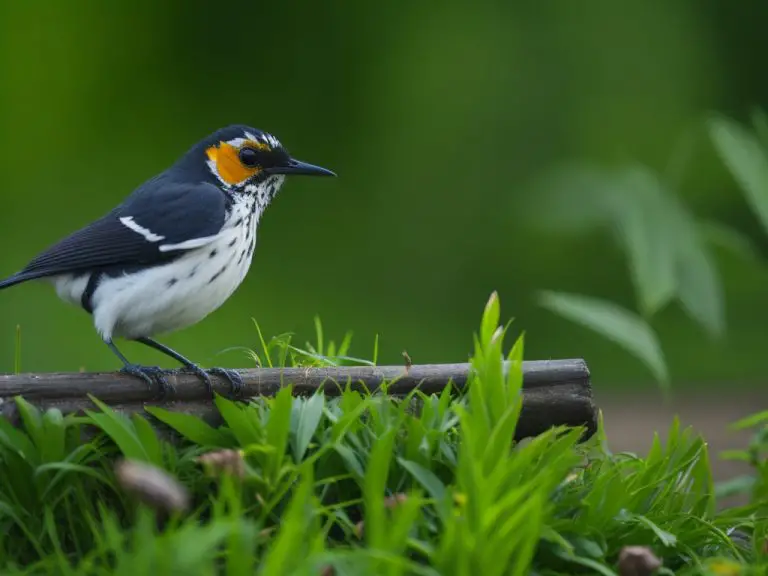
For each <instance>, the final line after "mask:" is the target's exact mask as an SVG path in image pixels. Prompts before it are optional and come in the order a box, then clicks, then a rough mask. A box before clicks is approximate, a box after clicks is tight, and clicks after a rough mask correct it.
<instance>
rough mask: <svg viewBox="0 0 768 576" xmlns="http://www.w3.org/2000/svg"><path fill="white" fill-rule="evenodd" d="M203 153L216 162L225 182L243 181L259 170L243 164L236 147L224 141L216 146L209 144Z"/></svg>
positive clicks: (237, 182)
mask: <svg viewBox="0 0 768 576" xmlns="http://www.w3.org/2000/svg"><path fill="white" fill-rule="evenodd" d="M205 153H206V154H207V155H208V158H209V159H210V160H212V161H213V162H215V163H216V170H217V171H218V173H219V176H220V177H221V179H222V180H224V182H226V183H227V184H231V185H234V184H239V183H240V182H244V181H245V180H247V179H248V178H250V177H251V176H253V175H254V174H256V173H257V172H258V171H259V168H249V167H247V166H243V164H242V163H241V162H240V158H238V156H237V148H235V147H234V146H232V145H231V144H227V143H226V142H221V143H220V145H219V146H218V147H216V146H211V147H210V148H208V149H207V150H206V151H205Z"/></svg>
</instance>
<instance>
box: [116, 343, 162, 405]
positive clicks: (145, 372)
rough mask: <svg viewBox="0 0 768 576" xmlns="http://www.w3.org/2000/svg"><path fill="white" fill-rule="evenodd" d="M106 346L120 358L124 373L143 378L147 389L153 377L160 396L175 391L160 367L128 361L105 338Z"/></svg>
mask: <svg viewBox="0 0 768 576" xmlns="http://www.w3.org/2000/svg"><path fill="white" fill-rule="evenodd" d="M104 342H105V343H106V345H107V346H109V349H110V350H112V352H113V353H114V354H115V356H117V357H118V358H120V361H121V362H122V363H123V367H122V369H121V370H120V371H121V372H123V373H124V374H130V375H131V376H136V377H137V378H141V379H142V380H144V382H146V383H147V386H149V389H150V390H151V389H152V384H153V379H154V382H156V383H157V385H158V387H159V388H160V396H161V397H164V396H165V395H166V394H168V392H171V393H173V392H175V389H174V387H173V385H172V384H170V383H169V382H168V380H166V378H165V374H164V373H163V370H162V368H159V367H157V366H139V365H138V364H134V363H132V362H130V361H129V360H128V359H127V358H126V357H125V356H124V355H123V353H122V352H120V350H118V349H117V346H115V344H114V342H112V340H105V341H104Z"/></svg>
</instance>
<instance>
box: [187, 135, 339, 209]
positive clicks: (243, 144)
mask: <svg viewBox="0 0 768 576" xmlns="http://www.w3.org/2000/svg"><path fill="white" fill-rule="evenodd" d="M184 161H185V163H191V162H194V163H195V164H197V165H198V166H200V163H202V164H203V165H204V166H205V168H206V171H207V174H206V175H207V176H208V179H212V180H213V181H215V182H216V183H217V184H218V185H220V186H223V187H224V188H226V189H230V190H232V191H237V192H248V191H256V190H257V189H260V188H263V187H267V186H268V187H269V188H270V190H271V191H272V193H271V195H274V193H276V191H277V190H278V189H279V188H280V186H281V185H282V183H283V181H284V179H285V176H287V175H305V176H335V175H336V174H334V173H333V172H331V171H330V170H327V169H326V168H321V167H320V166H315V165H314V164H309V163H307V162H302V161H301V160H297V159H295V158H293V157H291V155H290V154H289V153H288V151H287V150H286V149H285V148H284V147H283V145H282V144H281V143H280V141H279V140H278V139H277V138H275V137H274V136H272V135H271V134H268V133H266V132H264V131H262V130H258V129H257V128H252V127H250V126H244V125H233V126H227V127H226V128H222V129H220V130H217V131H216V132H214V133H213V134H211V135H210V136H208V137H207V138H205V139H203V140H202V142H200V143H198V144H197V145H196V146H195V147H194V148H192V150H190V151H189V153H188V154H187V155H186V158H185V159H184Z"/></svg>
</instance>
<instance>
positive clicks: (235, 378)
mask: <svg viewBox="0 0 768 576" xmlns="http://www.w3.org/2000/svg"><path fill="white" fill-rule="evenodd" d="M208 372H209V373H211V374H216V375H218V376H221V377H222V378H224V379H225V380H228V381H229V393H230V395H231V396H233V397H237V396H240V394H241V393H242V391H243V377H242V376H240V373H239V372H237V371H236V370H230V369H229V368H209V369H208Z"/></svg>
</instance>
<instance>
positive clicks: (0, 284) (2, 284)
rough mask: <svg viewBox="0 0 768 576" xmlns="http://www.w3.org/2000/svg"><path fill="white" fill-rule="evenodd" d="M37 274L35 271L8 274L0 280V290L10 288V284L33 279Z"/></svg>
mask: <svg viewBox="0 0 768 576" xmlns="http://www.w3.org/2000/svg"><path fill="white" fill-rule="evenodd" d="M38 277H39V275H38V274H35V273H29V272H17V273H16V274H14V275H13V276H8V278H6V279H4V280H0V290H2V289H3V288H10V287H11V286H15V285H16V284H21V283H22V282H26V281H27V280H34V279H35V278H38Z"/></svg>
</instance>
